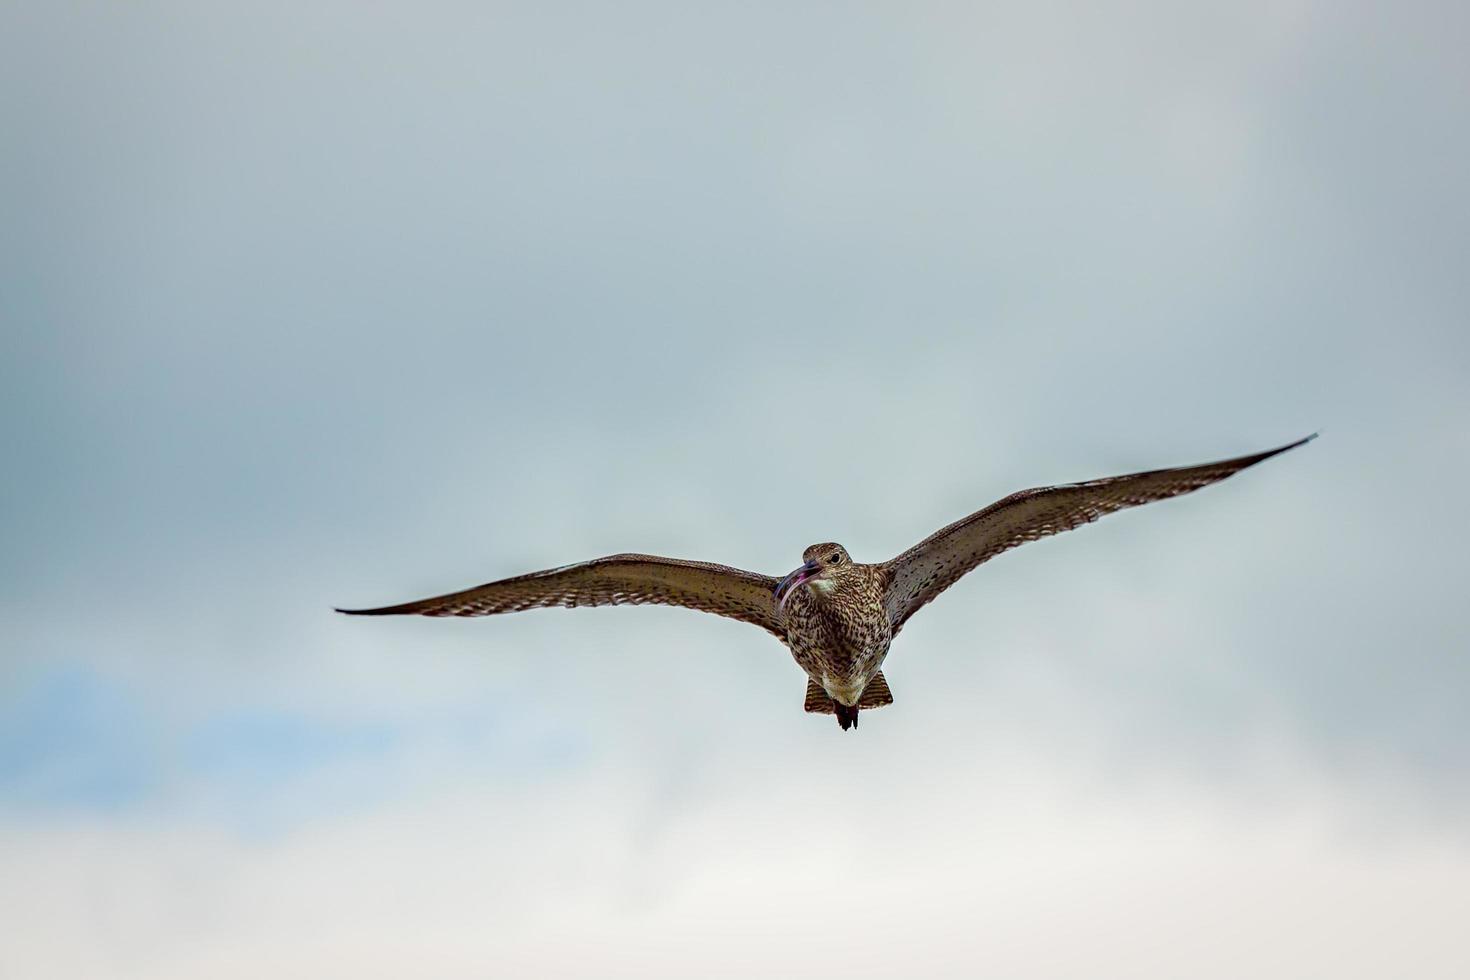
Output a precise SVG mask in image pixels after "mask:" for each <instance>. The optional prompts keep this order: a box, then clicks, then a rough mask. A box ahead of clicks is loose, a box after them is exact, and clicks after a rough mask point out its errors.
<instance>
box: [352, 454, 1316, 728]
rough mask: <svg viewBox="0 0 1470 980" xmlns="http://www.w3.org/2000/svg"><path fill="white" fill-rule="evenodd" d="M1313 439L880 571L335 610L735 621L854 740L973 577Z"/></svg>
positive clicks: (986, 531) (854, 569)
mask: <svg viewBox="0 0 1470 980" xmlns="http://www.w3.org/2000/svg"><path fill="white" fill-rule="evenodd" d="M1315 438H1316V434H1315V433H1314V434H1313V435H1310V436H1307V437H1306V438H1305V439H1300V440H1298V441H1296V442H1293V443H1291V444H1290V445H1286V446H1282V447H1280V448H1278V449H1272V450H1268V451H1267V452H1263V453H1255V454H1254V455H1251V456H1240V457H1237V458H1235V459H1227V460H1222V461H1220V462H1216V463H1205V464H1202V465H1200V466H1182V467H1177V468H1175V469H1166V470H1150V471H1148V472H1145V473H1130V474H1128V475H1126V476H1112V477H1105V478H1103V479H1101V480H1089V481H1087V482H1086V483H1064V484H1061V485H1059V486H1053V487H1036V488H1034V489H1031V490H1022V491H1020V492H1019V493H1013V494H1011V495H1010V496H1009V497H1005V498H1004V499H1001V500H998V501H996V502H995V503H993V504H991V505H990V506H989V507H986V508H985V509H983V510H978V511H976V512H975V513H973V514H971V515H970V516H969V517H965V518H963V519H961V520H958V521H956V522H954V523H953V524H951V525H949V526H948V527H944V528H941V529H940V530H938V531H935V532H934V533H933V534H931V535H929V537H927V538H925V539H924V540H923V541H920V542H919V543H918V544H916V545H914V546H913V547H912V548H910V549H909V550H907V551H905V552H904V553H903V554H901V555H899V556H898V557H897V558H893V559H891V560H889V561H885V562H879V563H877V564H872V565H869V564H864V563H862V562H855V561H853V560H852V558H851V557H850V556H849V555H848V553H847V549H846V548H844V547H843V546H842V545H840V544H836V543H833V542H830V541H829V542H823V543H821V544H814V545H812V546H811V547H809V548H807V549H806V550H805V551H804V552H802V556H801V558H802V564H801V566H800V567H799V568H797V569H796V570H795V571H793V572H791V573H790V574H788V575H786V576H785V577H783V578H779V579H778V578H775V577H774V576H770V575H761V574H759V573H757V572H747V571H744V570H742V569H739V568H731V567H729V566H727V565H713V564H710V563H708V562H700V561H680V560H678V559H674V558H659V557H656V556H653V555H611V556H609V557H607V558H597V559H594V560H593V561H587V562H582V563H580V564H576V565H564V566H562V567H560V568H551V569H547V570H546V571H542V572H531V573H530V574H528V575H518V576H516V577H514V578H507V579H501V580H500V581H498V582H490V583H488V584H486V585H480V586H476V587H475V588H472V589H466V590H464V591H463V592H451V593H449V594H448V595H441V596H435V597H434V598H431V599H420V600H418V601H416V602H405V603H403V604H401V605H396V606H382V607H380V608H377V609H338V610H337V611H338V612H342V613H348V614H350V615H354V616H391V615H400V614H408V613H414V614H418V615H422V616H493V615H496V614H498V613H508V612H520V611H522V610H525V609H540V608H543V607H547V606H564V607H567V608H572V607H575V606H617V605H640V604H646V603H656V604H659V605H666V606H685V607H687V608H689V609H697V610H699V611H701V612H708V613H715V614H716V615H720V616H728V617H730V618H732V619H738V620H741V621H743V622H747V623H752V624H754V625H756V626H759V627H761V628H762V629H764V630H766V631H767V632H769V633H771V634H772V635H773V636H775V637H776V638H777V639H778V640H780V641H781V642H782V643H784V644H786V646H787V648H788V649H790V651H791V656H792V657H793V658H794V659H795V660H796V663H797V665H798V666H800V667H801V669H802V670H803V671H804V672H805V673H806V675H807V683H806V699H805V704H804V707H805V708H806V710H807V711H809V712H813V713H818V714H832V715H836V716H837V722H838V724H840V725H841V726H842V728H843V730H844V731H846V730H847V729H849V728H853V727H855V726H856V725H857V721H858V712H859V711H861V710H863V709H864V708H880V707H882V706H883V705H886V704H892V703H893V695H892V693H891V692H890V691H889V689H888V681H887V680H886V679H885V678H884V676H883V671H882V669H881V668H882V666H883V659H884V658H885V657H886V656H887V655H888V647H889V645H890V644H891V643H892V642H893V638H894V637H895V636H897V635H898V633H899V631H900V630H902V629H903V625H904V623H906V622H908V620H909V617H910V616H912V615H913V614H914V613H916V612H918V611H919V610H920V609H922V608H923V607H924V606H925V605H926V604H927V603H929V602H931V601H932V600H933V599H934V598H935V597H936V596H938V595H939V594H940V593H941V592H943V591H944V590H945V589H947V588H949V587H950V586H951V585H953V584H954V583H955V582H957V581H958V580H959V578H960V576H962V575H964V574H965V573H966V572H968V571H970V570H971V569H973V568H975V567H976V566H978V565H981V564H983V563H985V562H987V561H989V560H990V559H992V558H994V557H995V556H996V555H999V554H1000V553H1001V552H1003V551H1008V550H1010V549H1011V548H1014V547H1016V546H1017V545H1019V544H1024V543H1025V542H1027V541H1035V540H1037V539H1039V538H1044V537H1047V536H1049V535H1052V534H1060V533H1061V532H1062V531H1070V530H1072V529H1073V528H1075V527H1081V526H1082V525H1083V524H1088V523H1091V522H1092V521H1095V520H1097V519H1098V518H1099V517H1102V516H1103V515H1104V514H1111V513H1113V512H1114V511H1119V510H1123V509H1125V508H1128V507H1136V506H1138V505H1139V504H1147V503H1150V502H1152V501H1155V500H1163V499H1165V498H1167V497H1177V496H1179V495H1180V494H1185V493H1190V492H1192V491H1195V490H1198V489H1199V488H1200V487H1204V486H1208V485H1209V484H1211V483H1216V482H1218V481H1220V480H1223V479H1225V478H1226V477H1227V476H1231V475H1232V474H1234V473H1238V472H1240V471H1241V470H1243V469H1245V468H1246V467H1248V466H1254V465H1255V464H1257V463H1259V462H1261V461H1262V460H1266V459H1270V458H1271V457H1272V456H1275V455H1277V454H1279V453H1284V452H1286V451H1287V450H1288V449H1295V448H1296V447H1297V446H1300V445H1302V444H1303V443H1306V442H1310V441H1311V440H1312V439H1315Z"/></svg>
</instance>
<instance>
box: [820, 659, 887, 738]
mask: <svg viewBox="0 0 1470 980" xmlns="http://www.w3.org/2000/svg"><path fill="white" fill-rule="evenodd" d="M892 703H893V693H892V692H891V691H889V690H888V681H887V679H886V678H884V676H883V671H881V670H880V671H878V673H876V674H874V675H873V679H872V680H870V681H868V686H867V687H865V688H863V693H862V697H860V698H858V703H857V704H855V705H853V706H852V707H850V708H849V707H848V706H846V705H844V704H838V703H837V702H836V701H834V700H832V698H831V697H829V696H828V695H827V692H826V691H824V690H823V689H822V685H820V684H818V683H817V682H816V681H814V680H812V679H811V678H807V682H806V703H805V704H803V705H802V707H803V708H805V709H806V710H807V711H808V712H809V713H811V714H814V715H836V716H837V722H838V724H840V725H841V726H842V729H843V731H846V730H847V729H849V728H853V727H855V726H856V725H857V717H858V712H859V711H860V710H862V709H863V708H881V707H883V706H884V705H885V704H892Z"/></svg>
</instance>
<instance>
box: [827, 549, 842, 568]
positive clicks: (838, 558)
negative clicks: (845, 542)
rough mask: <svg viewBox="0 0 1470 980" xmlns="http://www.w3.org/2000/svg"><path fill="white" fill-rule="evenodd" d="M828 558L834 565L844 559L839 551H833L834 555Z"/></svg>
mask: <svg viewBox="0 0 1470 980" xmlns="http://www.w3.org/2000/svg"><path fill="white" fill-rule="evenodd" d="M827 560H828V561H829V562H831V563H832V564H834V565H835V564H837V563H838V562H840V561H842V556H841V555H840V554H838V553H837V552H833V553H832V557H831V558H828V559H827Z"/></svg>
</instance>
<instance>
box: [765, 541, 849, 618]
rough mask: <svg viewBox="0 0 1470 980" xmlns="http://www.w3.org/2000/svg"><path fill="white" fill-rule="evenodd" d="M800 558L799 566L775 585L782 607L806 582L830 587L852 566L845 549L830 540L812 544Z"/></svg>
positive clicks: (783, 607) (817, 586) (820, 587)
mask: <svg viewBox="0 0 1470 980" xmlns="http://www.w3.org/2000/svg"><path fill="white" fill-rule="evenodd" d="M801 558H802V565H801V567H800V568H798V569H796V571H794V572H792V573H791V574H790V575H788V576H786V577H785V578H783V579H782V580H781V581H780V582H779V583H778V584H777V585H776V601H777V602H778V603H779V604H780V606H781V608H782V609H785V608H786V600H788V599H790V598H791V596H792V594H793V593H795V592H796V590H797V589H798V588H799V587H801V586H803V585H807V584H808V583H810V584H812V585H813V586H814V587H816V588H818V589H822V588H826V587H830V586H832V585H833V584H835V583H836V581H837V580H838V579H839V578H840V577H841V576H842V575H843V573H844V572H846V570H847V569H848V568H850V567H852V559H851V558H849V557H848V556H847V549H846V548H844V547H842V545H840V544H834V543H833V542H831V541H824V542H823V543H821V544H814V545H812V546H811V547H810V548H808V549H806V550H805V551H803V552H802V553H801Z"/></svg>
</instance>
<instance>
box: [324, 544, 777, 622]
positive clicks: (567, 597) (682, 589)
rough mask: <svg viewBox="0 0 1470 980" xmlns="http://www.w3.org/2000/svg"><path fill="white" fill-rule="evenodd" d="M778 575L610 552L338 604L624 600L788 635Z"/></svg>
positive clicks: (461, 611) (518, 605)
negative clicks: (445, 587) (405, 597)
mask: <svg viewBox="0 0 1470 980" xmlns="http://www.w3.org/2000/svg"><path fill="white" fill-rule="evenodd" d="M776 581H777V580H776V579H774V578H772V577H771V576H769V575H760V574H757V573H755V572H747V571H744V570H742V569H739V568H730V567H729V566H727V565H714V564H710V563H708V562H700V561H679V560H678V559H674V558H659V557H656V556H654V555H612V556H610V557H607V558H597V559H594V560H593V561H587V562H582V563H580V564H577V565H564V566H562V567H561V568H551V569H547V570H546V571H544V572H531V573H530V574H528V575H517V576H516V577H515V578H507V579H501V580H500V581H498V582H490V583H487V584H485V585H480V586H476V587H475V588H473V589H466V590H464V591H463V592H451V593H450V594H448V595H441V596H435V597H434V598H432V599H420V600H418V601H417V602H405V603H403V604H401V605H397V606H383V607H381V608H377V609H339V610H337V611H338V612H344V613H349V614H351V615H354V616H389V615H396V614H404V613H416V614H418V615H421V616H493V615H496V614H497V613H508V612H520V611H521V610H524V609H540V608H543V607H546V606H565V607H567V608H571V607H574V606H619V605H642V604H646V603H656V604H658V605H664V606H686V607H688V608H690V609H698V610H700V611H701V612H708V613H715V614H716V615H719V616H728V617H730V618H732V619H738V620H740V621H742V622H746V623H753V624H754V625H756V626H759V627H761V628H762V629H764V630H767V631H769V632H771V633H774V634H775V635H776V636H777V637H780V638H781V639H782V640H784V639H785V638H786V634H785V631H784V630H783V629H782V628H781V626H780V623H779V621H778V618H777V615H776V601H775V598H774V596H773V594H772V593H773V591H774V590H775V588H776Z"/></svg>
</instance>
